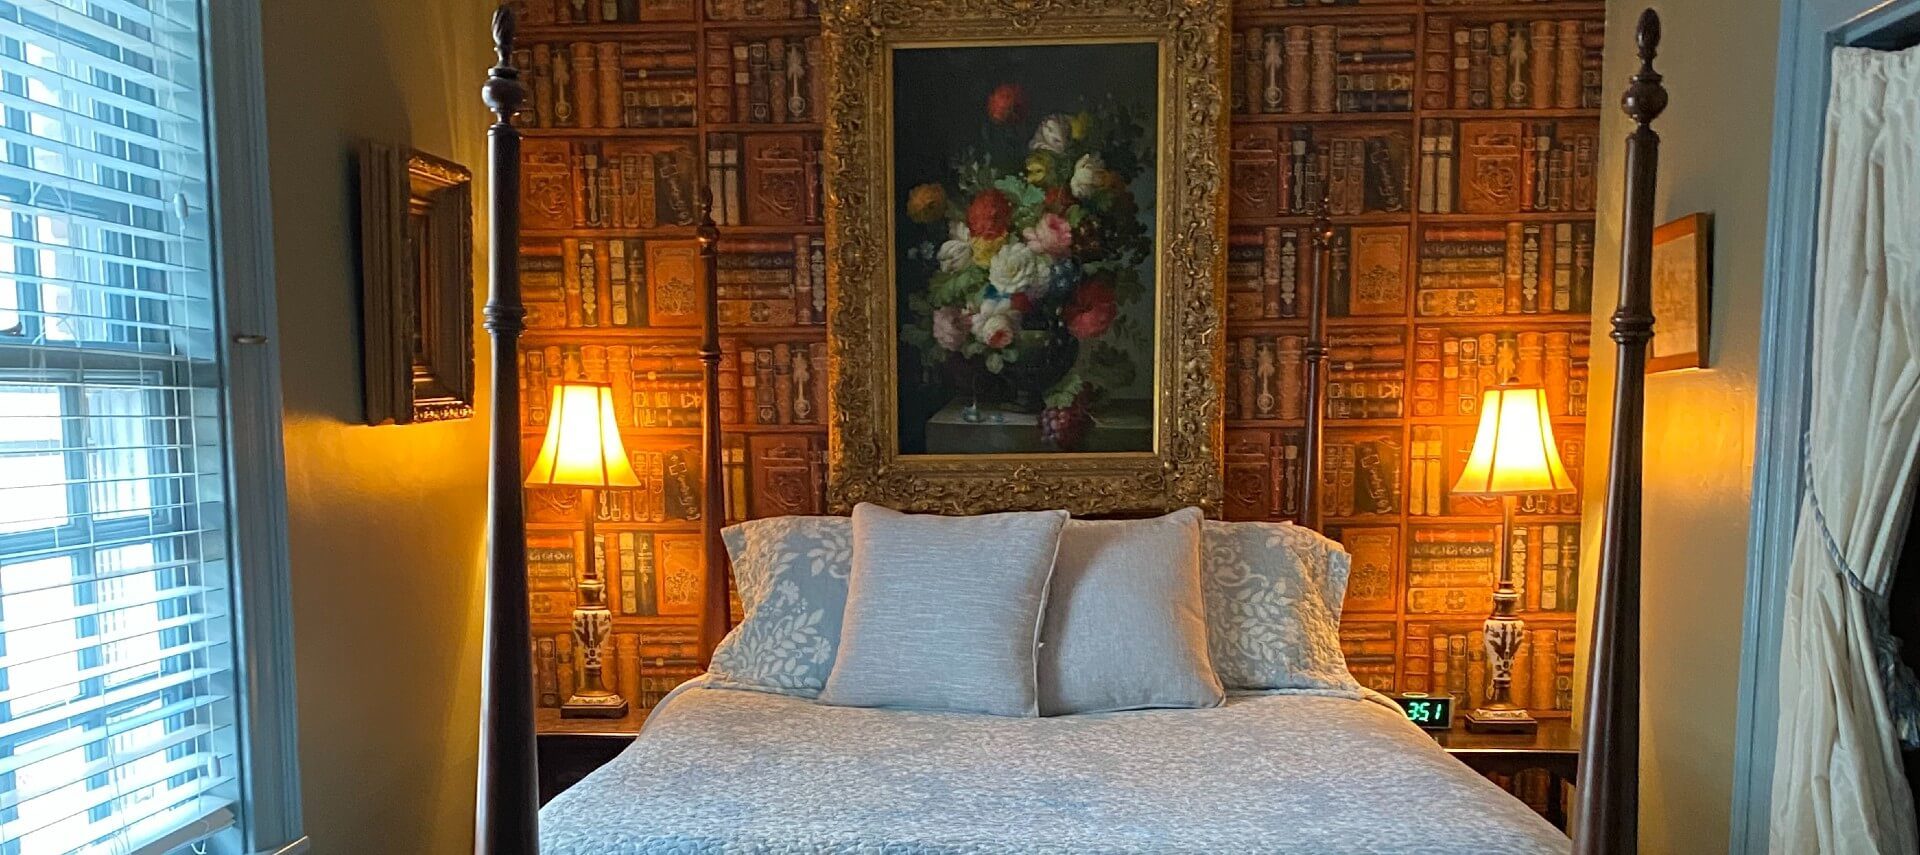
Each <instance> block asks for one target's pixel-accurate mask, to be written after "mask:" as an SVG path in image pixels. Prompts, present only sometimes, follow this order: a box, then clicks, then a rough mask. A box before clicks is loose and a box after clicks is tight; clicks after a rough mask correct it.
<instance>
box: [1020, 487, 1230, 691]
mask: <svg viewBox="0 0 1920 855" xmlns="http://www.w3.org/2000/svg"><path fill="white" fill-rule="evenodd" d="M1041 639H1042V644H1041V646H1040V713H1041V714H1042V715H1066V714H1069V713H1094V712H1113V711H1117V710H1137V709H1152V708H1165V707H1212V706H1219V705H1220V702H1221V701H1222V700H1223V699H1224V697H1225V696H1224V693H1223V692H1222V690H1221V688H1220V680H1219V679H1218V678H1216V677H1215V676H1214V674H1213V665H1212V663H1211V662H1210V661H1209V659H1208V655H1207V608H1206V598H1205V597H1204V596H1203V595H1202V593H1201V584H1200V509H1199V508H1187V509H1185V510H1180V511H1174V512H1173V513H1171V514H1167V515H1166V516H1163V517H1159V518H1156V519H1146V520H1115V521H1100V522H1096V521H1091V520H1073V521H1071V522H1069V523H1067V527H1066V528H1065V529H1064V530H1063V531H1062V532H1061V533H1060V557H1059V558H1058V559H1057V560H1056V561H1055V562H1054V568H1053V584H1052V586H1051V588H1050V589H1049V593H1048V595H1047V620H1046V628H1045V629H1044V630H1043V631H1042V632H1041Z"/></svg>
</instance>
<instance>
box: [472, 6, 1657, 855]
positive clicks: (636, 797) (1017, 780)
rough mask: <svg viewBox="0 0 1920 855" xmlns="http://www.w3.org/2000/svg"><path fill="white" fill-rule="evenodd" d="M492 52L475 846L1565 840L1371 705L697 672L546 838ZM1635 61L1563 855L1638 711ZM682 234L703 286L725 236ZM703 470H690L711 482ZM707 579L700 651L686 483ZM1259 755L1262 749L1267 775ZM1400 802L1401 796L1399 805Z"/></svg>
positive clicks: (1648, 112)
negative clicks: (1106, 700)
mask: <svg viewBox="0 0 1920 855" xmlns="http://www.w3.org/2000/svg"><path fill="white" fill-rule="evenodd" d="M494 38H495V41H496V49H497V52H498V57H499V59H498V65H497V66H496V67H495V68H493V69H492V70H491V72H490V76H489V78H488V80H487V83H486V86H485V90H484V94H485V98H486V102H487V104H488V106H489V107H490V108H491V109H492V111H493V112H494V113H495V114H496V115H497V121H496V122H495V123H494V124H493V125H492V127H491V128H490V130H489V140H490V162H489V170H490V173H489V174H490V177H491V180H490V181H489V193H490V211H491V238H492V258H491V265H490V273H491V276H490V280H491V294H490V298H489V300H488V302H487V304H486V307H485V323H486V327H487V329H488V330H489V331H490V332H491V333H492V336H493V342H494V347H493V357H492V371H491V375H490V376H491V384H492V385H491V389H492V399H493V406H492V408H491V416H490V418H491V419H492V421H491V430H492V437H493V441H492V472H491V475H492V477H491V484H490V493H489V499H490V503H489V514H490V517H489V525H488V532H489V545H488V556H489V568H488V576H487V604H488V605H487V617H486V627H485V632H486V646H485V665H484V672H483V677H482V692H483V698H482V719H481V739H482V741H481V752H480V771H479V787H480V793H479V802H478V805H477V816H476V822H477V829H476V832H477V833H476V844H475V847H476V851H480V852H491V853H532V852H536V851H540V848H541V846H542V845H543V844H544V845H545V846H546V851H549V852H563V853H587V852H695V851H782V852H787V851H793V852H799V851H808V852H817V851H873V852H880V851H887V852H895V851H899V852H927V851H938V852H1004V851H1023V852H1024V851H1033V852H1041V851H1089V850H1093V849H1117V850H1122V851H1144V850H1151V849H1169V850H1181V851H1225V850H1241V851H1245V850H1259V851H1288V852H1294V851H1297V852H1316V853H1332V852H1348V851H1352V852H1361V851H1367V852H1380V851H1474V852H1484V853H1501V852H1512V853H1521V852H1546V851H1565V846H1566V838H1565V837H1563V836H1560V835H1559V832H1557V831H1555V830H1554V829H1553V828H1552V827H1551V826H1548V825H1547V824H1546V823H1545V822H1544V821H1542V820H1540V819H1539V818H1538V817H1537V816H1535V815H1533V814H1532V812H1531V811H1530V810H1529V809H1527V808H1526V807H1525V806H1524V805H1522V804H1521V803H1520V802H1519V801H1517V800H1515V799H1513V798H1511V797H1509V796H1507V795H1506V794H1505V793H1503V792H1500V791H1499V790H1497V789H1496V788H1494V787H1492V785H1491V784H1489V783H1488V782H1486V781H1485V780H1483V779H1481V778H1480V777H1479V776H1478V775H1477V774H1475V773H1473V772H1472V771H1471V770H1468V769H1467V768H1466V767H1464V766H1462V765H1460V764H1459V763H1457V762H1455V761H1453V760H1452V759H1450V758H1448V757H1447V756H1446V754H1445V753H1444V752H1443V751H1442V750H1440V749H1439V748H1438V747H1437V746H1435V744H1434V743H1433V741H1432V740H1431V739H1429V738H1427V737H1426V736H1425V735H1423V734H1421V733H1420V732H1419V731H1417V730H1415V729H1414V728H1412V727H1411V726H1410V725H1409V724H1408V723H1407V722H1406V721H1405V720H1404V718H1402V717H1401V716H1400V714H1399V713H1398V712H1397V711H1396V710H1392V709H1390V708H1388V706H1383V705H1382V703H1376V702H1375V701H1382V699H1379V698H1377V697H1372V698H1369V697H1330V696H1326V695H1325V694H1324V693H1322V694H1314V693H1304V694H1298V693H1297V694H1286V693H1278V694H1275V693H1263V694H1249V695H1235V696H1233V697H1230V698H1229V699H1228V701H1227V702H1226V703H1225V704H1223V705H1221V706H1219V707H1216V708H1211V709H1191V710H1164V711H1147V712H1138V713H1129V714H1126V715H1119V716H1110V715H1081V716H1061V717H1055V718H1014V719H1007V718H994V717H990V716H953V715H950V714H942V713H916V712H906V711H901V710H877V709H864V708H852V707H835V706H827V705H824V704H819V703H815V702H813V701H811V700H808V699H806V698H797V697H785V696H779V695H773V694H766V693H760V692H750V691H738V690H732V689H727V688H720V687H715V686H712V685H709V684H708V682H707V678H700V679H696V680H695V681H692V682H690V683H689V684H687V685H685V686H682V687H681V688H680V689H677V690H675V691H674V692H673V693H672V694H671V695H670V696H669V697H668V698H667V699H665V700H663V701H662V703H661V706H660V707H659V711H658V713H657V714H656V715H655V717H654V718H653V719H652V720H651V721H650V723H649V726H648V732H647V733H646V734H645V735H643V737H642V738H641V739H640V741H639V742H638V743H636V745H635V746H634V747H633V748H632V749H631V750H629V751H628V752H627V753H626V754H625V755H623V756H622V757H621V758H619V759H616V760H615V761H613V762H612V763H611V764H609V765H608V766H607V767H605V768H603V769H602V770H601V771H600V772H597V773H595V775H594V776H592V777H590V778H589V779H588V780H587V781H585V782H583V783H582V784H581V785H579V786H577V787H576V788H575V789H574V790H570V791H568V792H567V793H565V794H563V795H562V796H561V797H560V798H559V799H556V800H555V802H554V803H553V804H552V805H550V806H549V808H548V817H547V828H545V829H544V830H543V829H542V828H541V815H540V809H539V806H538V800H537V796H536V784H535V780H536V764H535V742H534V723H533V722H534V719H533V710H534V699H533V696H532V684H531V682H530V680H529V679H528V674H529V672H530V665H531V660H530V654H529V643H528V642H529V635H528V612H527V588H526V555H525V550H524V537H525V521H524V516H523V512H522V508H521V501H522V499H521V496H522V491H521V486H520V479H521V475H522V461H521V448H520V444H519V431H518V426H517V424H516V422H515V420H516V419H517V417H518V414H519V411H520V400H519V399H520V388H519V385H518V383H517V379H516V373H515V372H516V366H517V365H518V361H519V353H518V339H519V335H520V333H521V331H522V329H523V325H524V317H525V314H526V313H525V309H524V308H523V306H522V305H521V297H520V287H519V281H518V255H519V246H518V234H519V209H518V206H519V194H518V187H519V181H520V175H519V164H520V152H519V140H520V135H519V132H518V131H517V130H516V129H515V128H514V126H513V125H512V123H511V121H510V120H511V118H512V117H513V115H514V113H515V112H516V111H518V110H519V109H520V107H521V106H522V105H523V103H524V102H525V99H526V93H525V90H524V89H523V87H522V84H521V83H520V81H519V74H520V73H519V71H518V70H517V69H515V68H514V67H512V65H511V63H510V57H511V56H512V54H513V38H514V22H513V18H512V16H511V14H510V13H509V12H507V11H506V10H504V9H503V10H502V11H501V12H500V13H498V14H497V15H496V17H495V19H494ZM1637 38H1638V43H1639V48H1640V57H1641V59H1642V64H1641V67H1640V69H1639V70H1638V72H1637V73H1636V74H1635V75H1634V76H1633V78H1632V82H1631V85H1630V86H1629V88H1628V90H1627V94H1626V97H1625V99H1624V108H1625V110H1626V112H1627V113H1628V115H1629V116H1631V117H1632V119H1633V120H1634V122H1635V128H1634V130H1633V132H1632V134H1631V135H1630V136H1629V137H1628V138H1627V141H1626V146H1625V157H1626V160H1625V166H1626V176H1627V179H1626V189H1625V205H1624V211H1625V213H1624V222H1623V230H1622V233H1623V235H1624V239H1623V252H1622V256H1623V258H1622V262H1623V263H1622V275H1621V289H1620V303H1619V309H1618V311H1616V312H1615V314H1614V315H1613V318H1612V323H1613V334H1612V337H1613V339H1614V340H1615V341H1616V342H1617V343H1618V344H1619V348H1618V363H1617V364H1618V370H1617V375H1616V376H1617V378H1618V386H1617V390H1616V394H1615V400H1614V410H1613V412H1614V427H1615V429H1614V439H1613V444H1612V449H1611V457H1610V463H1611V466H1610V470H1609V471H1610V473H1611V476H1610V478H1609V481H1608V485H1607V499H1606V501H1607V504H1606V519H1605V532H1604V536H1603V543H1602V556H1601V564H1600V570H1599V576H1598V580H1597V584H1596V596H1595V598H1594V619H1593V624H1592V636H1591V639H1592V641H1591V644H1592V648H1591V656H1590V658H1589V673H1588V683H1587V693H1586V698H1587V715H1586V718H1585V730H1584V742H1583V751H1582V754H1583V757H1584V758H1585V762H1583V763H1582V764H1581V766H1580V771H1579V778H1578V793H1577V803H1576V809H1575V819H1574V824H1575V839H1574V851H1575V852H1577V853H1581V855H1598V853H1621V852H1632V851H1634V848H1635V845H1636V832H1637V815H1638V806H1637V794H1636V790H1635V784H1636V780H1637V772H1638V766H1639V763H1638V745H1639V728H1638V706H1639V646H1640V636H1639V574H1640V567H1639V534H1640V522H1639V517H1640V484H1639V471H1640V460H1641V443H1642V421H1643V415H1642V403H1643V401H1642V399H1643V393H1644V369H1645V360H1646V349H1647V344H1648V341H1649V339H1650V337H1651V330H1652V324H1653V317H1652V315H1651V308H1650V299H1649V282H1650V274H1651V260H1650V259H1651V252H1652V233H1653V226H1654V223H1653V190H1654V184H1655V174H1656V160H1657V148H1658V137H1657V136H1656V135H1655V134H1654V132H1653V131H1652V129H1651V127H1650V125H1651V123H1652V121H1653V120H1654V119H1655V117H1657V116H1658V115H1659V114H1660V113H1661V111H1662V110H1663V109H1664V108H1665V106H1666V92H1665V90H1664V89H1663V88H1662V86H1661V78H1660V75H1659V74H1657V73H1656V72H1655V71H1654V70H1653V67H1652V61H1653V58H1654V53H1655V49H1656V48H1657V46H1658V44H1659V40H1660V26H1659V19H1658V17H1657V16H1655V15H1654V14H1653V13H1652V12H1651V11H1648V12H1646V13H1644V14H1643V15H1642V16H1641V18H1640V21H1639V27H1638V32H1637ZM1332 233H1333V231H1332V224H1331V222H1330V221H1329V220H1328V219H1326V218H1325V216H1324V215H1322V217H1321V218H1320V219H1319V220H1318V221H1317V222H1316V225H1315V228H1314V246H1315V252H1314V254H1313V267H1312V279H1311V282H1312V286H1313V288H1314V290H1315V295H1316V296H1315V298H1314V302H1313V305H1315V306H1324V305H1325V302H1324V297H1325V295H1326V294H1327V290H1328V273H1329V268H1330V264H1329V263H1328V255H1329V245H1330V240H1331V237H1332ZM697 238H698V241H699V245H700V252H701V257H702V259H703V261H704V263H705V265H706V268H707V273H708V277H709V281H712V279H713V276H714V271H715V269H716V264H717V256H718V252H717V248H716V243H717V241H718V239H719V231H718V229H717V228H716V227H715V226H714V225H713V222H712V220H711V218H708V219H707V220H706V221H705V223H704V224H703V225H701V227H700V229H699V231H698V233H697ZM706 299H707V301H708V302H707V306H706V311H705V313H704V316H705V324H704V328H703V331H702V336H701V341H700V350H699V355H700V359H701V361H702V362H703V364H704V371H705V385H706V388H705V396H706V397H705V414H704V417H703V429H702V435H703V442H704V458H703V459H704V471H705V472H707V473H715V472H720V471H722V468H723V467H722V462H721V436H720V431H721V428H720V420H719V415H718V414H719V407H718V394H719V393H718V372H719V363H720V358H721V354H720V347H719V331H718V329H717V323H718V317H719V312H718V311H717V309H716V307H715V291H714V290H713V289H711V288H709V289H707V294H706ZM1322 314H1323V312H1321V311H1316V312H1314V313H1313V317H1312V320H1311V322H1310V324H1311V325H1310V328H1309V331H1308V341H1307V343H1306V346H1305V347H1304V355H1305V358H1306V360H1307V366H1306V371H1305V383H1306V389H1307V392H1308V395H1309V396H1310V398H1309V400H1310V401H1311V402H1312V405H1310V406H1308V407H1307V408H1306V442H1305V448H1306V449H1307V450H1308V454H1307V460H1306V466H1305V476H1304V478H1303V479H1302V481H1303V484H1302V492H1303V496H1302V499H1303V504H1302V507H1303V508H1304V509H1305V513H1304V519H1303V520H1302V523H1303V524H1305V525H1307V526H1308V527H1313V528H1317V527H1318V525H1319V516H1320V514H1319V502H1318V501H1317V500H1318V498H1319V497H1318V496H1317V493H1318V492H1319V482H1320V477H1319V466H1320V462H1319V461H1318V459H1317V457H1318V455H1317V454H1315V453H1314V451H1315V450H1317V449H1318V447H1319V445H1320V442H1319V440H1320V437H1321V433H1322V429H1323V426H1322V423H1321V421H1322V418H1323V413H1322V409H1323V408H1322V407H1321V406H1319V405H1318V404H1319V402H1320V400H1321V398H1322V394H1323V392H1324V385H1325V376H1324V375H1325V363H1326V361H1327V355H1328V354H1327V347H1326V343H1325V337H1324V331H1323V328H1322V327H1323V324H1322V321H1321V315H1322ZM709 477H711V476H709ZM703 502H704V503H703V506H702V514H701V523H702V527H703V535H704V544H705V548H706V554H707V555H708V556H709V561H708V565H707V574H708V575H707V584H706V601H705V611H704V622H703V624H702V625H701V627H700V649H701V653H702V661H703V662H705V661H708V658H709V657H711V656H712V654H713V651H714V649H715V647H716V646H717V645H719V644H720V642H721V640H722V638H723V636H724V635H725V634H726V632H727V630H728V628H729V627H728V621H729V608H728V591H729V581H730V580H729V572H728V568H727V563H726V561H725V556H726V555H727V547H726V546H725V544H724V543H723V542H722V535H721V527H722V525H723V520H724V517H725V512H724V496H723V495H722V492H721V490H720V489H718V488H712V489H707V490H704V491H703ZM1275 758H1279V760H1278V761H1277V762H1276V760H1275ZM1410 792H1411V793H1416V794H1418V796H1417V797H1416V798H1417V800H1415V798H1410V797H1409V796H1408V795H1407V794H1408V793H1410Z"/></svg>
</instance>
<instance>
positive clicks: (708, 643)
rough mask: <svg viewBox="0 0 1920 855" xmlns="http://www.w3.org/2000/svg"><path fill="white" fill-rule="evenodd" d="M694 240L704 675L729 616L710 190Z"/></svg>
mask: <svg viewBox="0 0 1920 855" xmlns="http://www.w3.org/2000/svg"><path fill="white" fill-rule="evenodd" d="M694 239H695V240H697V241H699V242H700V268H701V271H702V273H701V275H702V276H703V277H704V278H705V279H706V283H705V284H706V288H705V289H704V294H703V300H704V301H705V302H704V305H703V306H702V308H701V312H700V364H701V375H702V376H701V391H702V394H703V397H702V399H701V408H700V465H701V466H702V467H704V469H703V471H702V474H701V478H702V481H703V482H704V483H705V490H703V491H702V494H701V497H700V542H701V549H702V551H703V552H704V554H705V556H706V574H707V575H706V597H705V599H704V600H703V601H702V603H701V612H700V667H701V669H703V670H704V669H705V668H706V667H707V665H708V664H709V663H711V662H712V661H713V649H714V648H715V647H718V646H720V639H722V638H725V637H726V634H727V629H728V625H729V624H730V623H731V618H732V617H733V614H732V601H731V599H730V598H729V597H728V583H729V581H730V580H731V578H732V574H731V573H729V572H727V545H726V543H725V542H724V541H722V540H721V539H720V529H721V528H724V527H725V526H726V524H727V478H726V469H725V468H724V466H725V460H724V459H723V454H724V452H723V450H722V448H721V443H722V438H721V434H720V286H719V282H720V229H719V227H718V226H716V225H714V222H713V190H712V189H711V188H709V189H708V190H707V192H706V194H705V196H704V198H702V200H701V203H700V227H699V229H697V230H696V231H695V232H694Z"/></svg>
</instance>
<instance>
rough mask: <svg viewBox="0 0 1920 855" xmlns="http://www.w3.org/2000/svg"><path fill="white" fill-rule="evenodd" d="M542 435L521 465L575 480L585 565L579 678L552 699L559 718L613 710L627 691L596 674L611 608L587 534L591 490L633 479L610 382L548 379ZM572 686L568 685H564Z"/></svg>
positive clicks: (562, 482)
mask: <svg viewBox="0 0 1920 855" xmlns="http://www.w3.org/2000/svg"><path fill="white" fill-rule="evenodd" d="M547 413H548V416H547V438H546V439H545V440H544V441H543V442H541V444H540V456H539V457H537V458H535V459H534V461H533V471H532V472H529V473H527V486H529V487H581V488H583V489H582V490H581V491H580V493H581V495H580V506H581V507H582V508H584V509H585V512H586V518H587V539H586V553H587V555H586V558H587V566H586V572H585V573H584V574H583V575H582V576H581V577H580V584H579V585H578V590H579V601H578V604H577V605H576V606H575V608H574V610H573V638H574V641H575V642H577V643H578V644H579V645H580V649H581V650H582V651H584V653H583V656H582V663H581V668H580V686H579V689H578V690H577V691H574V692H573V694H572V696H571V697H569V698H567V702H566V703H565V704H562V705H561V707H560V715H561V716H563V717H566V718H621V717H623V716H625V715H626V714H627V699H626V698H623V697H621V696H620V695H618V694H616V693H614V692H613V691H612V690H610V689H608V688H607V684H606V681H605V680H603V679H602V678H601V674H602V673H603V671H604V661H605V658H604V656H603V655H602V654H601V648H602V647H603V646H605V645H606V643H607V636H608V635H610V634H612V632H613V612H612V611H611V610H609V609H608V608H607V583H606V580H605V579H602V578H601V577H600V566H599V561H597V560H596V558H597V554H596V553H597V549H598V545H599V541H598V540H597V539H596V538H595V537H594V534H593V518H594V505H595V500H594V492H593V491H594V490H596V489H601V488H606V487H638V486H640V476H638V475H636V474H634V471H633V464H632V463H631V462H630V461H628V460H627V450H626V447H625V446H623V445H621V443H620V426H619V425H618V424H617V423H616V422H615V421H614V418H613V388H612V387H610V386H606V385H598V384H586V383H566V384H561V385H559V386H556V387H554V390H553V406H552V407H551V408H550V409H548V410H547ZM568 688H569V689H572V688H573V687H568Z"/></svg>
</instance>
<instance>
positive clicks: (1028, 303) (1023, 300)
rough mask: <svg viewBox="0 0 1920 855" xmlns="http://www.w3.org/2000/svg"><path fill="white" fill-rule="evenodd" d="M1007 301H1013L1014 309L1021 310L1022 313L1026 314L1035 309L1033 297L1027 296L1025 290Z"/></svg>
mask: <svg viewBox="0 0 1920 855" xmlns="http://www.w3.org/2000/svg"><path fill="white" fill-rule="evenodd" d="M1007 302H1008V303H1011V304H1012V305H1013V310H1014V311H1016V312H1019V313H1020V314H1023V315H1024V314H1026V313H1028V312H1031V311H1033V298H1032V297H1029V296H1027V294H1026V292H1025V291H1022V292H1020V293H1018V294H1015V295H1013V296H1012V297H1009V298H1007Z"/></svg>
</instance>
